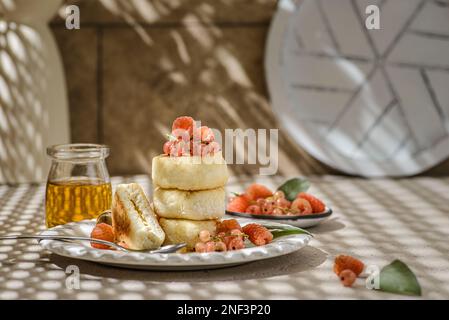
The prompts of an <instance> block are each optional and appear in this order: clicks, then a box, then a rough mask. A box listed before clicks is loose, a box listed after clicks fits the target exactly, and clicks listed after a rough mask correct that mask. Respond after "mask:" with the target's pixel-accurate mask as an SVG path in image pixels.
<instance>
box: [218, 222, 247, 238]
mask: <svg viewBox="0 0 449 320" xmlns="http://www.w3.org/2000/svg"><path fill="white" fill-rule="evenodd" d="M233 229H238V230H242V227H241V226H240V224H239V223H238V221H237V220H235V219H228V220H223V221H221V222H219V223H218V225H217V234H220V232H224V233H226V232H229V231H231V230H233Z"/></svg>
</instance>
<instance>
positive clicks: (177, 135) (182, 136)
mask: <svg viewBox="0 0 449 320" xmlns="http://www.w3.org/2000/svg"><path fill="white" fill-rule="evenodd" d="M172 139H176V140H182V141H184V142H190V134H189V131H187V130H185V129H175V130H173V131H172Z"/></svg>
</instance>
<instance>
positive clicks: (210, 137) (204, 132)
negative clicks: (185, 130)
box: [194, 126, 215, 143]
mask: <svg viewBox="0 0 449 320" xmlns="http://www.w3.org/2000/svg"><path fill="white" fill-rule="evenodd" d="M197 137H198V138H199V139H201V142H206V143H209V142H212V141H214V140H215V135H214V132H213V131H212V129H211V128H209V127H206V126H202V127H200V128H198V129H196V131H195V136H194V138H195V139H196V138H197Z"/></svg>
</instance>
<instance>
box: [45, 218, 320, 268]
mask: <svg viewBox="0 0 449 320" xmlns="http://www.w3.org/2000/svg"><path fill="white" fill-rule="evenodd" d="M246 223H247V222H246ZM246 223H245V222H243V221H242V225H245V224H246ZM270 224H273V223H272V222H270ZM94 226H95V220H84V221H81V222H72V223H68V224H65V225H62V226H57V227H54V228H51V229H48V230H46V231H44V232H42V234H45V235H55V234H60V235H71V236H84V237H89V236H90V233H91V231H92V229H93V227H94ZM310 238H311V237H310V236H308V235H306V234H300V235H290V236H285V237H280V238H277V239H275V240H273V242H271V243H270V244H268V245H265V246H260V247H249V246H248V247H247V248H245V249H242V250H236V251H229V252H224V253H221V252H214V253H188V254H182V253H170V254H144V253H138V252H132V253H127V252H119V251H112V250H100V249H94V248H92V247H91V246H90V244H89V243H86V242H84V243H81V242H80V243H65V242H60V241H54V240H45V241H41V242H40V244H41V246H42V247H44V248H45V249H47V250H49V251H51V252H53V253H55V254H57V255H60V256H64V257H70V258H74V259H81V260H87V261H93V262H97V263H101V264H106V265H112V266H117V267H124V268H132V269H146V270H204V269H216V268H223V267H228V266H234V265H239V264H244V263H248V262H252V261H257V260H263V259H269V258H274V257H278V256H282V255H285V254H289V253H292V252H294V251H296V250H299V249H301V248H302V247H304V246H306V245H307V243H308V242H309V241H310Z"/></svg>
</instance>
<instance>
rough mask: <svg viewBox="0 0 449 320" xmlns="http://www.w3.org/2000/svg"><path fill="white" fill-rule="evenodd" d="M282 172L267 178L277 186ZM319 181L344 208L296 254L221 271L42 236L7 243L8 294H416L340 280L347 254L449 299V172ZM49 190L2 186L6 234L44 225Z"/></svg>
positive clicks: (4, 275) (1, 225)
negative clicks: (111, 263)
mask: <svg viewBox="0 0 449 320" xmlns="http://www.w3.org/2000/svg"><path fill="white" fill-rule="evenodd" d="M283 180H284V179H283V178H282V177H269V178H263V179H260V180H259V182H262V183H265V184H267V185H269V186H271V187H273V188H274V187H275V186H277V185H279V184H280V183H281V182H282V181H283ZM129 181H135V182H138V183H140V184H142V185H143V186H144V188H145V189H146V191H147V192H148V193H151V182H150V180H149V179H148V178H147V177H146V176H134V177H128V178H122V177H114V178H113V179H112V183H113V185H116V184H117V183H120V182H129ZM311 181H312V185H313V187H312V190H311V191H312V192H313V193H315V194H316V195H318V196H320V197H321V198H323V199H324V200H325V201H326V202H327V203H328V204H329V205H330V206H331V207H332V208H333V209H334V212H335V214H334V215H333V216H332V217H331V218H330V219H329V220H328V221H326V222H325V223H322V224H321V225H319V226H317V227H314V228H311V229H310V231H312V232H313V233H314V234H315V237H314V239H313V240H312V241H311V242H310V244H309V246H307V247H305V248H303V249H301V250H299V251H297V252H295V253H292V254H289V255H286V256H283V257H281V258H275V259H270V260H266V261H261V262H254V263H249V264H246V265H242V266H237V267H231V268H224V269H218V270H209V271H207V270H204V271H191V272H154V271H134V270H127V269H119V268H112V267H107V266H102V265H98V264H95V263H90V262H83V261H78V260H73V259H69V258H63V257H59V256H56V255H54V254H51V253H50V252H48V251H46V250H43V249H41V247H40V246H39V245H38V244H37V242H35V241H34V242H33V241H14V240H10V241H2V242H0V299H74V298H79V299H265V298H267V299H323V298H324V299H352V298H361V299H397V298H407V297H403V296H397V295H394V294H389V293H382V292H377V291H373V290H369V289H366V287H365V283H364V280H363V279H358V280H357V282H356V284H355V285H354V287H352V288H345V287H343V286H341V284H340V283H339V281H338V278H337V277H336V275H335V274H334V273H333V272H332V265H333V259H334V257H335V256H336V255H338V254H341V253H343V254H350V255H354V256H357V257H359V258H361V259H362V260H363V261H364V262H365V263H366V264H367V265H376V266H379V267H382V266H384V265H386V264H388V263H389V262H391V261H393V260H394V259H401V260H402V261H404V262H406V263H407V264H408V265H409V267H410V268H411V269H412V270H413V271H414V272H415V274H416V276H417V277H418V279H419V282H420V284H421V286H422V289H423V298H430V299H443V298H444V299H448V298H449V245H448V244H447V241H448V239H449V209H448V203H449V178H427V177H421V178H411V179H400V180H389V179H377V180H363V179H357V178H345V177H336V176H324V177H314V178H311ZM250 182H251V181H250V180H249V179H237V178H233V179H231V181H230V182H229V184H228V186H227V190H228V192H230V191H235V192H239V191H241V190H242V189H243V188H244V186H245V185H247V184H248V183H250ZM44 197H45V186H44V185H18V186H6V185H2V186H0V235H6V234H18V233H37V232H40V231H41V230H44V228H45V227H44ZM71 265H76V266H78V267H79V269H80V272H81V277H80V289H70V287H67V285H66V284H67V282H70V279H69V278H67V277H68V276H70V268H69V269H67V268H68V267H69V266H71ZM66 271H67V272H68V273H66Z"/></svg>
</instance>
